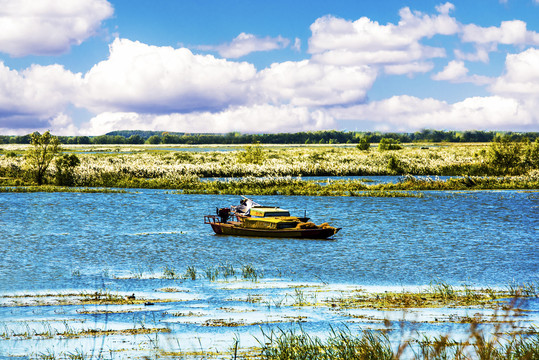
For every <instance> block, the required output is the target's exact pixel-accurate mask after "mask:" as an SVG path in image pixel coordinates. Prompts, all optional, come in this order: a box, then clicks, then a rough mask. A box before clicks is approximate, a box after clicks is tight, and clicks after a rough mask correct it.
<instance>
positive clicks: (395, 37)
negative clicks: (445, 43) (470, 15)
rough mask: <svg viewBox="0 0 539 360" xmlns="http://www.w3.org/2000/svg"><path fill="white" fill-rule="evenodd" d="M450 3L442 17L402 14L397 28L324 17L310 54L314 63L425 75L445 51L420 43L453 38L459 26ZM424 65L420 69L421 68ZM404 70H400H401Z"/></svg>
mask: <svg viewBox="0 0 539 360" xmlns="http://www.w3.org/2000/svg"><path fill="white" fill-rule="evenodd" d="M453 8H454V6H453V5H452V4H450V3H446V4H443V5H440V6H438V7H437V8H436V9H437V11H438V15H432V16H431V15H427V14H423V13H421V12H417V11H416V12H412V11H411V10H410V9H409V8H407V7H405V8H403V9H401V10H400V12H399V15H400V18H401V19H400V21H399V23H398V24H397V25H395V24H391V23H390V24H387V25H381V24H379V23H378V22H376V21H372V20H370V19H369V18H366V17H362V18H360V19H358V20H356V21H348V20H344V19H341V18H336V17H334V16H324V17H322V18H319V19H317V20H316V21H315V22H314V23H313V24H312V25H311V32H312V36H311V38H310V39H309V52H310V53H311V54H312V59H313V61H317V62H320V63H325V64H333V65H385V66H387V67H386V69H387V70H388V71H389V72H390V73H393V74H394V73H401V72H402V71H404V69H408V71H410V72H413V71H416V70H417V71H420V72H424V71H425V69H426V64H427V63H425V62H424V60H425V59H430V58H437V57H445V56H446V52H445V49H443V48H436V47H430V46H426V45H423V44H421V43H420V40H421V39H423V38H430V37H432V36H434V35H437V34H443V35H452V34H456V33H457V32H458V30H459V25H458V23H457V22H456V20H455V19H454V18H452V17H451V16H450V15H449V12H450V11H451V10H452V9H453ZM419 65H420V66H419ZM399 66H400V67H399Z"/></svg>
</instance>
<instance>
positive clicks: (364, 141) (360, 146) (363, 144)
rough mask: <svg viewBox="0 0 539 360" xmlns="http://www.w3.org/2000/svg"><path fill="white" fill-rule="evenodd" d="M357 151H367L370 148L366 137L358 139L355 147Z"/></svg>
mask: <svg viewBox="0 0 539 360" xmlns="http://www.w3.org/2000/svg"><path fill="white" fill-rule="evenodd" d="M356 147H357V148H358V149H359V150H363V151H368V150H369V149H370V147H371V141H370V138H369V137H368V136H363V137H362V138H360V139H359V143H358V144H357V146H356Z"/></svg>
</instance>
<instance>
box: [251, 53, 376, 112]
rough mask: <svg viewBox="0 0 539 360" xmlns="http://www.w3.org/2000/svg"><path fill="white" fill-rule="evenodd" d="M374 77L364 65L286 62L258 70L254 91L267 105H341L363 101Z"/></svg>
mask: <svg viewBox="0 0 539 360" xmlns="http://www.w3.org/2000/svg"><path fill="white" fill-rule="evenodd" d="M376 75H377V74H376V71H375V70H374V69H372V68H370V67H367V66H346V67H344V66H335V65H325V64H318V63H313V62H311V61H309V60H303V61H299V62H292V61H287V62H284V63H276V64H273V65H271V67H269V68H267V69H264V70H262V71H261V72H260V74H259V78H260V82H259V86H258V88H259V91H260V94H261V97H262V98H264V99H266V101H269V102H271V103H277V104H278V103H289V104H292V105H296V106H331V105H343V104H351V103H359V102H364V101H365V98H366V96H367V91H368V90H369V89H370V88H371V86H372V84H373V83H374V80H375V79H376Z"/></svg>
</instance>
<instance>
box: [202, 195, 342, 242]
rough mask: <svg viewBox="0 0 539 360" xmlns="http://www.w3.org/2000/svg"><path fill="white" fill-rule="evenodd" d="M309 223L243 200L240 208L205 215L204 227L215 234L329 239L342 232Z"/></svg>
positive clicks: (275, 209)
mask: <svg viewBox="0 0 539 360" xmlns="http://www.w3.org/2000/svg"><path fill="white" fill-rule="evenodd" d="M309 220H310V219H309V218H308V217H306V214H305V216H303V217H296V216H291V215H290V212H289V211H288V210H285V209H281V208H279V207H272V206H263V205H260V204H258V203H256V202H254V201H253V200H251V199H248V198H246V197H242V200H241V201H240V205H237V206H231V207H228V208H217V209H216V215H205V216H204V224H209V225H211V227H212V229H213V231H214V232H215V233H216V234H218V235H236V236H259V237H275V238H303V239H328V238H331V237H332V236H333V235H335V234H337V233H338V232H339V230H341V228H336V227H333V226H330V225H329V224H328V223H323V224H320V225H315V224H314V223H313V222H311V221H309Z"/></svg>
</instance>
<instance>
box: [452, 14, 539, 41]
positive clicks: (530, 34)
mask: <svg viewBox="0 0 539 360" xmlns="http://www.w3.org/2000/svg"><path fill="white" fill-rule="evenodd" d="M461 38H462V41H464V42H472V43H475V44H504V45H539V34H538V33H536V32H535V31H529V30H527V28H526V23H525V22H524V21H521V20H511V21H502V23H501V25H500V26H499V27H496V26H491V27H481V26H478V25H475V24H469V25H465V26H463V27H462V33H461Z"/></svg>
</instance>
